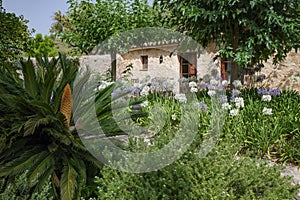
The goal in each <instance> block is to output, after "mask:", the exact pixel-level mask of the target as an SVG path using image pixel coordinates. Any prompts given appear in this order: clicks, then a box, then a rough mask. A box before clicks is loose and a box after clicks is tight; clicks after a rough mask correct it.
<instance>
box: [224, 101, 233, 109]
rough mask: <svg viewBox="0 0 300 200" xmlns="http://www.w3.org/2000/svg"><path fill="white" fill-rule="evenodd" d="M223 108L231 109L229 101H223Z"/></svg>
mask: <svg viewBox="0 0 300 200" xmlns="http://www.w3.org/2000/svg"><path fill="white" fill-rule="evenodd" d="M222 109H223V110H230V109H231V105H230V104H229V103H227V102H226V103H223V104H222Z"/></svg>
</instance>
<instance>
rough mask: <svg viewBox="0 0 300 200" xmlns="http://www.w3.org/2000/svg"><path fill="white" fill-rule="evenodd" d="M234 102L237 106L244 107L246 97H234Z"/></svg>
mask: <svg viewBox="0 0 300 200" xmlns="http://www.w3.org/2000/svg"><path fill="white" fill-rule="evenodd" d="M234 103H235V106H236V107H237V108H244V99H243V97H236V98H234Z"/></svg>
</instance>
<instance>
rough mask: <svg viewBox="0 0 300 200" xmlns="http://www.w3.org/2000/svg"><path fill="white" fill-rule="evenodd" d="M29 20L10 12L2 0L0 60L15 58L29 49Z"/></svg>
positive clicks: (0, 7)
mask: <svg viewBox="0 0 300 200" xmlns="http://www.w3.org/2000/svg"><path fill="white" fill-rule="evenodd" d="M27 23H28V20H25V19H24V17H23V16H16V14H15V13H8V12H6V10H5V9H4V8H3V7H2V1H0V61H5V60H13V59H15V58H17V57H18V56H20V55H21V53H22V52H24V51H27V50H28V49H29V44H30V34H31V31H29V29H28V27H27Z"/></svg>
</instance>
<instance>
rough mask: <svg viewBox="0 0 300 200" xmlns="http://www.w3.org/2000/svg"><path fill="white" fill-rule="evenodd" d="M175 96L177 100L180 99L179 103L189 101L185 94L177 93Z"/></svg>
mask: <svg viewBox="0 0 300 200" xmlns="http://www.w3.org/2000/svg"><path fill="white" fill-rule="evenodd" d="M174 98H175V99H176V100H178V101H179V103H186V102H187V98H186V96H185V94H176V95H175V97H174Z"/></svg>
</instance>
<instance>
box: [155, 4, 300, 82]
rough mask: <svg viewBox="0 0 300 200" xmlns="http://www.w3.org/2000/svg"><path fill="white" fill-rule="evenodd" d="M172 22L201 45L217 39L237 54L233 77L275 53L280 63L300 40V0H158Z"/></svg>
mask: <svg viewBox="0 0 300 200" xmlns="http://www.w3.org/2000/svg"><path fill="white" fill-rule="evenodd" d="M154 4H159V5H160V6H162V7H163V8H164V9H168V10H169V11H170V12H171V17H170V18H169V22H170V23H171V24H172V25H173V26H175V27H176V29H177V30H178V31H180V32H183V33H186V34H188V35H189V36H191V37H193V38H194V39H195V40H196V41H197V42H199V43H200V44H201V45H203V46H206V45H208V44H209V43H211V42H215V43H216V45H217V46H218V47H219V49H220V56H221V57H222V58H224V59H226V58H233V59H234V64H233V66H232V71H231V72H232V74H231V77H232V80H235V79H237V78H238V69H239V68H238V65H239V66H240V67H244V66H246V65H249V64H250V65H253V64H256V63H258V62H261V61H265V60H267V59H268V58H270V57H272V58H273V62H274V63H275V64H276V63H278V62H279V61H281V60H283V59H284V58H285V57H286V55H287V53H288V52H289V51H291V49H292V48H296V49H297V48H299V47H300V44H299V41H300V17H299V16H300V10H299V6H300V1H299V0H251V1H248V0H156V1H155V2H154Z"/></svg>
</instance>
